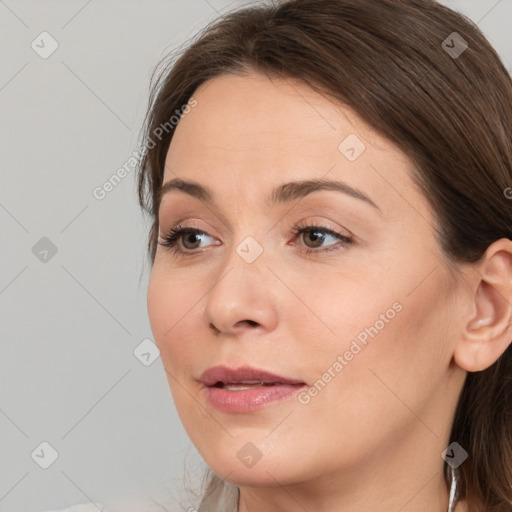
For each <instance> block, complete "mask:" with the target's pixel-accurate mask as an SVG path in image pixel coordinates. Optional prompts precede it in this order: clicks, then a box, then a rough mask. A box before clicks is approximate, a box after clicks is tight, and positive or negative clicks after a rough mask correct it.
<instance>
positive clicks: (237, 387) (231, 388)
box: [224, 383, 260, 391]
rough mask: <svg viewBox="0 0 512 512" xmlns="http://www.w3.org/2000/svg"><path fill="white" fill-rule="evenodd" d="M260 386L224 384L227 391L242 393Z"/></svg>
mask: <svg viewBox="0 0 512 512" xmlns="http://www.w3.org/2000/svg"><path fill="white" fill-rule="evenodd" d="M259 385H260V384H259V383H258V384H252V385H251V386H246V385H244V384H229V385H228V384H224V389H227V390H228V391H242V390H244V389H251V388H256V387H258V386H259Z"/></svg>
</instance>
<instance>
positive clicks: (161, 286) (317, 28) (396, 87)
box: [139, 0, 512, 512]
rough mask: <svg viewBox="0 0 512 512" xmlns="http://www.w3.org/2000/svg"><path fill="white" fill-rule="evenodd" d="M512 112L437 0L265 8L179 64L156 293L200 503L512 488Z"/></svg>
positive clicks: (489, 494) (153, 133)
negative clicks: (198, 476) (204, 470)
mask: <svg viewBox="0 0 512 512" xmlns="http://www.w3.org/2000/svg"><path fill="white" fill-rule="evenodd" d="M178 121H179V123H178ZM511 133H512V83H511V78H510V76H509V75H508V73H507V71H506V69H505V67H504V66H503V64H502V63H501V61H500V59H499V58H498V56H497V54H496V52H495V51H494V49H493V48H492V47H491V45H490V44H489V42H488V41H487V40H486V39H485V38H484V36H483V35H482V34H481V32H480V31H479V30H478V28H477V27H476V26H475V25H474V24H473V23H471V22H470V21H469V20H468V19H467V18H465V17H463V16H462V15H460V14H457V13H455V12H453V11H451V10H450V9H448V8H446V7H443V6H441V5H439V4H437V3H436V2H434V1H433V0H364V1H361V0H290V1H278V2H273V3H272V4H270V3H268V4H266V5H262V6H258V7H250V8H245V9H241V10H239V11H237V12H233V13H231V14H229V15H227V16H225V17H223V18H222V19H219V20H217V21H216V22H214V23H212V24H211V25H209V26H208V27H207V28H206V29H205V30H204V31H203V32H202V33H201V34H200V35H199V37H198V38H196V40H195V41H194V42H193V44H191V45H190V47H189V48H187V49H186V50H185V51H184V52H183V53H182V54H181V55H180V56H179V58H178V59H173V60H171V61H170V62H169V63H168V64H167V65H166V66H164V68H163V69H162V70H161V72H160V74H159V76H158V78H157V80H156V81H155V82H154V84H153V89H152V94H151V100H150V108H149V111H148V114H147V117H146V121H145V127H144V132H143V142H144V144H145V151H144V157H143V159H142V160H141V165H140V169H139V173H140V174H139V197H140V203H141V206H142V207H143V208H145V209H146V211H147V212H149V214H150V216H151V221H152V226H151V231H150V233H149V243H148V249H149V254H150V257H151V262H152V272H151V277H150V282H149V287H148V314H149V318H150V322H151V328H152V330H153V334H154V337H155V341H156V343H157V345H158V347H159V349H160V353H161V358H162V362H163V365H164V368H165V371H166V373H167V378H168V381H169V385H170V389H171V392H172V396H173V399H174V401H175V404H176V407H177V411H178V413H179V415H180V418H181V420H182V422H183V425H184V428H185V429H186V431H187V433H188V435H189V436H190V439H191V440H192V442H193V444H194V445H195V447H196V448H197V450H198V452H199V453H200V454H201V456H202V457H203V458H204V460H205V462H206V464H207V465H208V467H209V468H210V469H209V472H208V474H207V477H208V481H207V482H206V483H207V485H206V489H205V492H204V496H203V499H202V501H201V503H200V504H199V505H198V510H199V511H200V512H203V511H222V512H231V511H237V512H249V511H251V512H260V511H265V512H267V511H296V510H316V511H342V512H355V511H361V510H376V511H391V510H392V511H398V510H400V511H402V512H419V511H425V510H428V511H434V512H445V511H446V510H449V511H456V512H476V511H486V512H490V511H492V512H505V511H511V510H512V428H511V427H512V352H511V350H512V349H511V348H510V342H511V339H512V241H511V239H512V213H511V212H512V210H511V206H512V203H511V200H510V198H511V197H512V188H510V187H512V139H511V137H510V134H511Z"/></svg>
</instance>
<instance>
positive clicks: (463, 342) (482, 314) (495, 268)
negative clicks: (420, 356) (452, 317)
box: [453, 238, 512, 372]
mask: <svg viewBox="0 0 512 512" xmlns="http://www.w3.org/2000/svg"><path fill="white" fill-rule="evenodd" d="M474 271H475V273H474V276H476V277H475V279H474V281H473V282H472V289H473V290H474V292H473V293H472V295H470V296H469V297H468V300H471V305H470V308H468V311H471V315H470V316H469V317H468V318H467V319H463V324H462V328H463V332H462V333H461V336H460V339H459V340H458V341H457V344H456V346H455V350H454V354H453V357H454V360H455V363H456V364H457V365H458V366H459V367H460V368H462V369H463V370H466V371H468V372H477V371H482V370H485V369H486V368H488V367H489V366H491V365H493V364H494V363H495V362H496V361H497V360H498V358H499V357H500V356H501V355H502V354H503V353H504V352H505V350H506V349H507V348H508V346H509V345H510V343H511V341H512V241H511V240H509V239H506V238H502V239H500V240H497V241H496V242H494V243H493V244H491V245H490V246H489V247H488V249H487V251H486V253H485V256H484V258H483V260H482V261H481V263H479V264H478V265H477V266H476V267H475V268H474Z"/></svg>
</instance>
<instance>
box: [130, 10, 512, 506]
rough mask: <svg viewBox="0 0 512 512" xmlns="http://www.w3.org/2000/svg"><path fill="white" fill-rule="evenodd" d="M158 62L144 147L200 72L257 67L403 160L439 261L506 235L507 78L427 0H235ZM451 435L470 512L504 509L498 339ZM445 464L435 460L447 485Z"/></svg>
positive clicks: (505, 409)
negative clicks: (333, 105)
mask: <svg viewBox="0 0 512 512" xmlns="http://www.w3.org/2000/svg"><path fill="white" fill-rule="evenodd" d="M454 32H456V33H457V34H458V36H457V35H454V34H453V33H454ZM454 38H455V39H454ZM460 38H462V39H463V40H464V41H465V42H466V43H467V45H468V47H467V49H465V51H463V53H461V54H454V53H453V51H456V50H457V49H461V50H462V49H464V46H461V45H460V43H459V42H460V41H462V39H460ZM456 42H457V45H455V43H456ZM453 49H455V50H453ZM180 51H181V50H180ZM162 65H163V69H162V70H161V71H160V73H157V69H158V68H157V69H156V70H155V74H154V75H153V78H152V89H151V94H150V101H149V109H148V113H147V116H146V119H145V123H144V128H143V132H142V137H143V141H144V144H148V143H149V142H151V141H152V139H153V138H154V133H155V130H158V127H160V126H162V125H165V123H166V122H167V123H168V120H169V118H170V116H172V115H173V113H174V112H175V111H176V109H183V106H184V105H186V104H187V102H188V101H189V100H190V98H191V97H192V95H193V93H194V91H195V90H196V89H197V87H198V86H199V85H201V84H202V83H203V82H205V81H206V80H208V79H210V78H213V77H216V76H218V75H221V74H223V73H237V74H243V73H244V72H246V71H252V70H255V71H257V72H260V73H264V74H266V75H267V76H269V77H290V78H295V79H299V80H301V81H302V82H304V83H305V84H307V85H309V86H310V87H312V88H313V89H315V90H317V91H318V92H320V93H322V94H324V95H327V96H329V97H330V98H331V99H332V100H333V101H338V102H341V103H343V104H345V105H347V106H349V107H350V108H352V109H353V110H354V111H356V112H357V113H358V114H359V115H360V116H361V117H362V118H363V119H364V120H365V121H366V122H367V123H368V124H369V125H371V126H372V127H373V128H374V129H375V130H376V131H377V132H379V133H380V134H381V135H383V136H384V137H386V138H387V139H389V140H390V141H392V142H393V143H395V144H396V145H397V146H398V147H399V148H401V149H402V150H403V151H404V153H405V154H406V155H407V156H408V157H410V158H411V160H412V161H413V162H414V163H415V165H416V168H415V169H414V176H413V178H414V179H415V180H416V182H417V183H418V185H419V186H420V187H421V190H422V191H423V193H424V194H425V196H426V197H427V198H428V200H429V201H430V203H431V206H432V209H433V212H434V214H435V216H436V219H437V221H438V229H437V235H438V239H439V243H440V245H441V247H442V248H443V250H444V252H445V254H446V255H447V257H448V258H449V260H450V261H452V262H470V263H473V262H477V261H479V260H480V259H481V258H482V256H483V255H484V252H485V250H486V249H487V247H488V246H489V245H490V244H491V243H492V242H494V241H495V240H498V239H500V238H509V239H512V214H511V211H512V210H511V202H510V200H509V199H507V197H506V195H507V194H506V193H505V191H506V190H507V189H508V190H511V189H509V188H508V187H510V186H512V80H511V77H510V75H509V73H508V72H507V70H506V69H505V67H504V65H503V63H502V62H501V60H500V58H499V57H498V55H497V53H496V51H495V50H494V49H493V47H492V46H491V44H490V43H489V42H488V41H487V40H486V38H485V37H484V36H483V34H482V33H481V32H480V30H479V29H478V27H477V26H476V25H475V24H474V23H473V22H472V21H471V20H470V19H468V18H467V17H465V16H464V15H462V14H459V13H456V12H454V11H452V10H450V9H448V8H447V7H444V6H442V5H440V4H438V3H437V2H435V1H434V0H281V1H276V2H273V3H272V4H267V5H259V6H256V5H254V6H251V7H245V8H244V9H241V10H237V11H234V12H231V13H229V14H227V15H225V16H224V17H223V18H221V19H218V20H216V21H214V22H212V23H210V24H209V25H208V26H207V27H206V28H205V29H204V30H203V31H202V32H201V33H200V34H199V35H198V36H197V37H196V38H195V40H194V41H192V42H191V44H190V45H189V47H188V48H187V49H186V50H185V51H184V52H183V53H181V54H180V56H179V58H178V59H174V57H173V55H171V59H170V61H168V62H163V63H162ZM160 131H161V130H160ZM172 135H173V131H172V130H171V129H170V130H168V131H166V134H165V136H163V137H160V136H159V137H158V138H159V140H158V142H157V143H154V144H153V146H154V147H151V146H148V148H150V149H149V150H148V151H147V152H146V153H145V154H144V157H143V159H142V160H141V162H140V166H139V177H138V178H139V182H138V185H139V189H138V190H139V200H140V204H141V206H142V208H144V209H145V211H146V212H148V213H149V214H150V216H151V219H152V227H151V230H150V233H149V241H148V252H149V254H150V257H151V262H152V263H153V262H154V257H155V252H156V247H157V234H158V208H159V202H160V198H159V191H160V187H161V185H162V180H163V175H164V162H165V158H166V154H167V151H168V148H169V144H170V142H171V139H172ZM452 441H456V442H457V443H459V444H460V445H461V446H462V447H463V448H464V449H465V450H466V451H467V452H468V453H469V457H468V459H467V460H466V461H465V462H464V463H463V464H462V465H461V466H459V467H458V468H457V469H456V475H457V480H458V495H459V497H460V498H465V499H466V500H467V502H468V506H469V512H477V511H483V510H485V511H486V512H510V511H511V510H512V348H511V347H510V346H509V347H508V348H507V350H506V351H505V353H504V354H503V355H502V356H501V357H500V359H499V360H498V361H497V362H496V363H495V364H494V365H492V366H491V367H489V368H488V369H487V370H485V371H483V372H479V373H470V374H468V376H467V378H466V382H465V384H464V388H463V390H462V393H461V396H460V398H459V402H458V405H457V409H456V412H455V416H454V422H453V427H452V432H451V435H450V442H452ZM448 469H449V467H448V466H447V465H446V464H445V479H446V483H447V486H448V485H449V482H450V477H449V473H448ZM218 484H221V485H226V486H227V485H228V484H226V483H225V482H222V480H220V479H219V478H218V477H217V476H216V475H213V476H212V478H211V480H210V486H209V489H210V490H212V489H213V488H214V487H215V486H216V485H218ZM211 497H212V496H210V503H211ZM205 503H206V498H205ZM212 506H213V505H212ZM203 508H204V507H203ZM200 510H201V509H200Z"/></svg>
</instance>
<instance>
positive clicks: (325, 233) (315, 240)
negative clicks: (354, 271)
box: [158, 224, 353, 256]
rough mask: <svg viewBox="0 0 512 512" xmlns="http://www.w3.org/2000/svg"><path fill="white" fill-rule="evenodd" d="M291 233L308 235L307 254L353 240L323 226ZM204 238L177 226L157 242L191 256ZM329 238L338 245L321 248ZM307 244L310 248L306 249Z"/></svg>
mask: <svg viewBox="0 0 512 512" xmlns="http://www.w3.org/2000/svg"><path fill="white" fill-rule="evenodd" d="M292 231H293V233H294V234H295V235H296V236H297V237H299V238H300V237H301V236H302V235H305V234H308V233H309V236H308V237H306V238H304V237H302V238H303V239H305V240H308V242H307V243H306V247H305V248H303V249H302V250H303V251H304V252H305V253H307V254H313V253H323V252H330V251H335V250H338V249H341V248H343V247H346V246H348V245H349V244H351V243H353V239H352V238H351V237H348V236H345V235H342V234H341V233H338V232H337V231H334V230H333V229H331V228H327V227H324V226H316V225H302V226H294V227H293V228H292ZM205 237H208V238H212V237H211V236H210V235H208V233H206V232H204V231H202V230H200V229H197V228H189V227H182V226H181V225H179V224H178V225H177V226H174V227H173V228H171V229H170V230H169V232H168V234H167V235H166V236H160V239H161V241H159V242H158V244H159V245H162V246H163V247H166V248H167V249H169V250H170V251H171V252H173V253H174V254H179V255H183V256H190V255H192V254H196V253H197V252H202V251H198V250H197V249H201V247H200V246H199V245H198V244H200V242H201V239H202V238H203V239H204V238H205ZM329 237H330V238H332V239H334V240H335V241H336V240H337V241H338V242H339V243H338V244H330V245H328V246H327V248H321V245H322V244H323V243H324V242H325V240H326V239H327V238H329ZM180 239H182V246H183V248H182V247H181V246H180V244H179V243H178V242H179V240H180ZM309 243H310V244H311V246H309V247H308V244H309ZM214 245H219V243H215V244H214Z"/></svg>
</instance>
